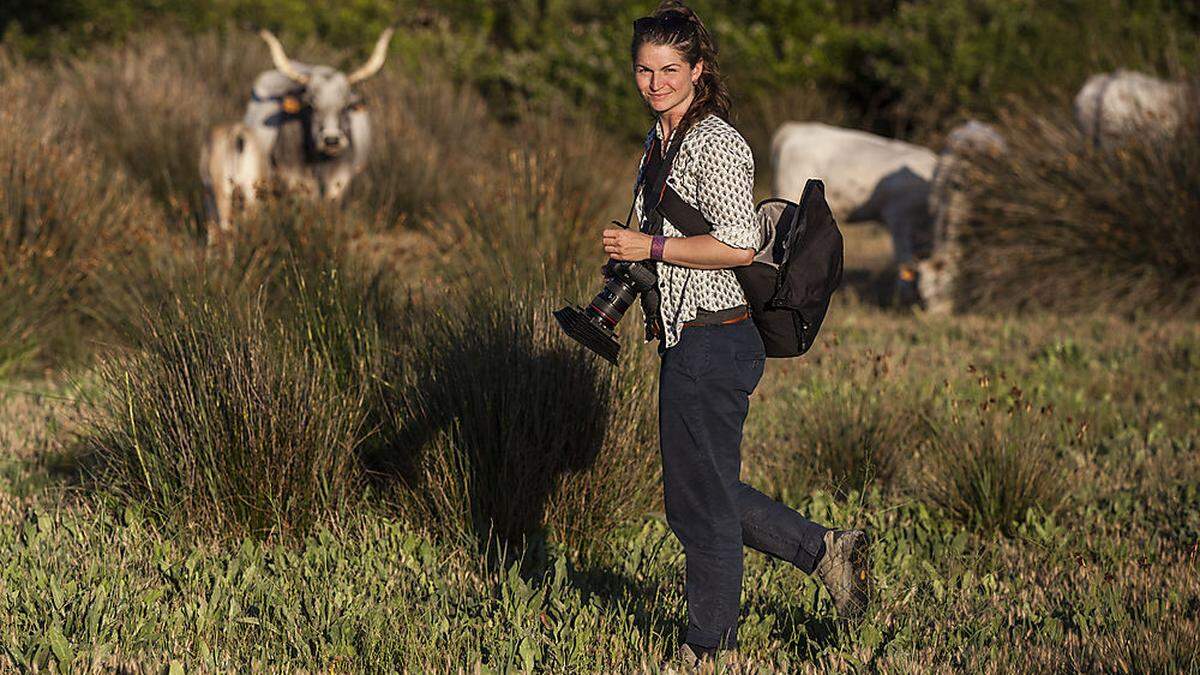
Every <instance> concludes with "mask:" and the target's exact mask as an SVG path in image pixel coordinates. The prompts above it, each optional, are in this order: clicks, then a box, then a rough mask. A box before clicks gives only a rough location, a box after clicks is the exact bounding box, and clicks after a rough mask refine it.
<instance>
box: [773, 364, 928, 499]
mask: <svg viewBox="0 0 1200 675" xmlns="http://www.w3.org/2000/svg"><path fill="white" fill-rule="evenodd" d="M832 370H833V372H827V371H824V370H823V371H822V372H821V374H820V376H819V377H813V378H812V379H810V380H809V381H808V382H806V383H805V385H804V386H803V388H802V389H801V390H800V392H799V395H795V396H788V397H784V398H782V400H783V401H784V403H783V404H781V405H775V406H772V407H770V408H769V412H768V413H767V414H769V415H771V422H770V424H769V425H768V426H769V427H770V428H771V432H769V434H768V436H767V437H766V438H763V439H758V442H757V444H758V445H760V446H762V450H763V452H762V456H761V457H759V458H757V459H758V461H760V462H767V463H769V464H770V465H771V474H772V477H773V480H774V481H778V483H779V484H780V485H783V486H787V487H788V488H789V489H806V488H811V487H821V488H827V489H832V490H834V491H835V492H838V493H842V494H845V493H848V492H850V491H854V490H862V489H864V488H867V487H869V486H873V487H878V488H883V489H888V488H891V487H892V486H893V482H894V479H895V478H896V476H897V474H898V472H899V471H900V470H901V469H902V468H903V466H904V464H905V460H906V459H907V457H906V455H905V452H907V451H909V450H910V449H911V446H912V445H913V443H915V442H916V440H917V439H916V433H915V432H916V429H915V424H914V420H915V410H916V408H918V407H919V405H920V400H919V397H918V396H917V395H916V394H915V393H914V392H912V391H910V390H909V389H908V388H907V386H906V385H905V384H904V383H903V381H900V382H898V381H897V378H896V372H895V371H896V366H895V364H894V363H893V359H892V357H891V356H890V355H888V354H866V355H864V356H863V357H861V358H851V359H838V360H835V361H833V362H832Z"/></svg>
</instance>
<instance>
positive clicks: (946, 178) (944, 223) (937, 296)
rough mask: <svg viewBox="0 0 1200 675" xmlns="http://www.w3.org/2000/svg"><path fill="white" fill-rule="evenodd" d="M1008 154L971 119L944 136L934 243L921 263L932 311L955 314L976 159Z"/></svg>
mask: <svg viewBox="0 0 1200 675" xmlns="http://www.w3.org/2000/svg"><path fill="white" fill-rule="evenodd" d="M1006 151H1007V144H1006V143H1005V141H1004V137H1003V136H1002V135H1001V134H1000V132H999V131H997V130H996V128H995V127H993V126H991V125H990V124H985V123H983V122H979V121H977V120H970V121H968V122H966V123H964V124H962V125H959V126H958V127H955V128H954V129H953V130H952V131H951V132H950V133H949V135H947V136H946V143H945V145H944V146H943V148H942V152H941V154H940V155H938V163H937V168H936V169H935V170H934V172H933V181H932V185H931V187H930V192H929V213H930V216H931V218H932V219H933V220H932V223H933V228H932V229H933V241H932V243H931V246H930V252H929V257H927V258H925V259H923V260H921V261H920V262H918V263H917V291H918V294H919V295H920V298H921V304H923V305H924V306H925V309H926V310H928V311H929V312H933V313H947V312H950V311H953V309H954V300H955V295H956V287H955V283H956V282H957V279H958V271H959V262H960V260H961V251H960V248H959V235H960V233H961V232H962V228H963V226H964V225H965V224H966V222H967V219H968V218H969V217H970V213H971V209H970V206H971V205H970V202H969V199H968V197H967V192H966V190H967V187H968V186H967V180H968V179H969V172H968V169H969V166H970V164H969V163H970V162H971V160H972V158H978V157H981V156H987V157H996V156H999V155H1002V154H1003V153H1005V152H1006Z"/></svg>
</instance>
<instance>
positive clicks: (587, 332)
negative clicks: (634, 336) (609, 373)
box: [554, 260, 658, 365]
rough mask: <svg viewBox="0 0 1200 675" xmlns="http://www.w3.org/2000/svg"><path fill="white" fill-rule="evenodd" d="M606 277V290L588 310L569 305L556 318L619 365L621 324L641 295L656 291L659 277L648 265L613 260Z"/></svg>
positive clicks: (586, 344) (582, 341) (581, 341)
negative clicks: (618, 334) (618, 340)
mask: <svg viewBox="0 0 1200 675" xmlns="http://www.w3.org/2000/svg"><path fill="white" fill-rule="evenodd" d="M604 276H605V277H606V281H605V283H604V288H603V289H602V290H601V291H600V292H599V293H597V294H596V297H594V298H592V302H591V303H590V304H589V305H588V306H587V308H586V309H580V308H579V307H578V306H574V305H567V306H566V307H563V308H562V309H560V310H558V311H557V312H555V313H554V318H555V319H557V320H558V324H559V325H560V326H562V329H563V331H565V332H566V334H567V335H569V336H571V338H572V339H574V340H575V341H576V342H578V343H579V344H581V345H583V346H584V347H587V348H588V349H590V350H592V351H593V352H596V353H597V354H599V355H600V356H602V357H603V358H604V359H605V360H607V361H608V362H609V363H612V364H614V365H615V364H616V363H617V354H618V353H620V351H621V345H620V343H619V342H617V334H616V332H615V329H616V327H617V324H618V323H620V321H621V318H622V317H624V316H625V312H626V311H627V310H628V309H629V306H630V305H632V304H633V301H634V300H636V299H637V297H638V295H640V294H641V293H645V292H646V291H649V290H651V289H654V288H655V287H656V285H657V283H658V275H657V273H656V272H655V270H654V268H653V267H651V266H650V265H647V264H645V263H641V262H628V261H616V260H609V261H608V264H607V265H605V266H604Z"/></svg>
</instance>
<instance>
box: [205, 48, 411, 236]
mask: <svg viewBox="0 0 1200 675" xmlns="http://www.w3.org/2000/svg"><path fill="white" fill-rule="evenodd" d="M393 32H394V30H393V29H392V28H388V29H387V30H385V31H383V34H382V35H380V36H379V39H378V40H377V41H376V42H375V48H374V50H372V52H371V56H370V58H369V59H367V62H366V63H365V64H363V65H362V66H361V67H360V68H358V69H357V70H355V71H353V72H351V73H350V74H348V75H347V74H345V73H343V72H341V71H339V70H337V69H335V68H331V67H329V66H323V65H308V64H304V63H300V62H299V61H293V60H291V59H289V58H288V56H287V53H286V52H284V50H283V45H282V44H280V42H279V39H278V38H276V37H275V36H274V35H273V34H272V33H271V32H270V31H267V30H261V31H259V35H260V36H261V37H262V39H263V40H264V41H265V42H266V43H267V46H268V47H269V48H270V51H271V60H272V61H273V62H274V64H275V68H274V69H273V70H268V71H265V72H263V73H262V74H260V75H259V76H258V78H257V79H255V81H254V87H253V89H252V90H251V93H250V101H249V103H248V104H247V105H246V114H245V116H244V117H243V118H242V121H241V122H235V123H233V124H226V125H222V126H219V127H217V128H215V129H213V131H212V133H210V134H209V137H208V140H207V142H206V143H205V145H204V147H203V149H202V151H201V157H200V175H201V177H202V178H203V181H204V186H205V191H206V196H207V204H208V211H209V213H208V216H209V220H210V223H209V228H208V241H209V244H213V243H214V242H215V240H216V239H217V238H218V237H219V236H220V235H222V234H224V233H227V232H228V231H229V230H230V229H231V227H232V218H233V214H234V212H235V211H237V210H238V209H239V208H242V209H245V208H249V207H251V206H252V205H253V204H254V202H255V197H256V191H257V190H258V189H260V188H261V187H262V186H263V185H265V184H267V183H270V184H271V185H272V186H275V187H278V188H279V189H282V190H286V191H288V192H294V193H299V194H302V195H305V196H308V197H310V198H313V199H327V200H335V201H336V200H340V199H341V198H342V196H343V195H345V193H346V189H347V188H348V187H349V186H350V181H351V179H352V178H353V177H354V176H355V174H357V173H359V172H360V171H362V169H363V168H364V167H365V166H366V161H367V153H368V151H369V150H370V144H371V125H370V119H369V118H368V115H367V111H366V109H365V107H364V106H363V102H362V98H361V97H360V96H359V94H358V93H357V92H355V91H354V85H356V84H358V83H359V82H362V81H363V80H366V79H367V78H369V77H371V76H372V75H375V74H376V73H378V72H379V70H380V68H382V67H383V62H384V59H385V58H386V56H387V48H388V43H389V42H390V41H391V38H392V33H393Z"/></svg>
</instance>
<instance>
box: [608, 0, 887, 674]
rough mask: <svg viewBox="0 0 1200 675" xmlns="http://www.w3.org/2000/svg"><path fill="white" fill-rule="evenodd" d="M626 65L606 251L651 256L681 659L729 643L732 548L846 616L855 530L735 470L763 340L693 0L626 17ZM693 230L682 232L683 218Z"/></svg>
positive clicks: (749, 248)
mask: <svg viewBox="0 0 1200 675" xmlns="http://www.w3.org/2000/svg"><path fill="white" fill-rule="evenodd" d="M632 56H633V74H634V79H635V81H636V83H637V87H638V91H639V93H640V94H641V96H642V99H643V100H644V101H645V102H646V105H647V106H649V108H650V111H651V112H652V113H654V115H655V124H654V127H653V129H651V131H650V133H649V134H648V136H647V139H646V150H645V154H644V156H643V157H642V163H641V167H640V170H639V174H638V180H637V190H636V196H635V198H634V205H633V206H634V209H633V210H634V212H636V213H637V216H638V223H639V224H640V228H639V230H628V229H626V230H615V229H614V230H606V231H605V232H604V251H605V252H606V253H607V254H608V256H609V257H610V258H611V259H612V260H618V261H650V262H648V263H646V264H648V265H653V266H654V268H655V270H656V272H657V283H656V284H654V288H651V289H650V290H649V291H647V292H644V293H642V298H643V313H644V314H645V317H646V324H647V330H646V333H647V338H648V339H660V340H661V342H660V346H659V354H660V355H661V356H662V364H661V374H660V377H659V416H658V417H659V445H660V450H661V454H662V462H663V501H664V505H665V510H666V514H667V522H668V523H669V524H670V526H671V530H672V531H673V532H674V533H675V536H676V537H677V538H678V539H679V541H680V543H681V544H682V545H683V550H684V555H685V558H686V581H685V585H686V594H687V609H688V627H687V633H686V636H685V637H684V644H683V645H682V646H681V647H680V650H679V657H678V658H679V660H680V661H682V662H683V663H684V664H685V665H696V664H698V662H699V661H700V660H701V659H702V658H706V657H710V656H712V655H714V654H715V653H716V652H717V651H718V650H720V649H733V648H736V646H737V624H738V614H739V603H740V598H741V587H742V572H743V546H749V547H751V548H754V549H756V550H758V551H762V552H764V553H767V554H769V555H771V556H772V557H774V558H777V559H780V560H784V561H786V562H789V563H791V564H793V565H795V566H796V567H798V568H799V569H801V570H803V571H805V572H807V573H815V574H817V575H818V576H819V577H820V578H821V580H822V582H824V584H825V587H826V588H827V589H828V590H829V592H830V595H831V596H832V597H833V600H834V603H835V606H836V607H837V609H838V612H839V614H841V615H842V616H843V617H861V615H862V614H863V612H864V611H865V609H866V604H867V596H868V590H869V582H870V579H869V576H868V569H869V565H868V561H867V537H866V535H865V533H864V532H862V531H859V530H848V531H843V530H839V531H835V530H832V529H829V528H826V527H824V526H822V525H818V524H816V523H813V522H811V521H809V520H807V519H805V518H804V517H803V516H802V515H800V514H799V513H797V512H796V511H794V510H792V509H791V508H788V507H787V506H786V505H784V504H781V503H779V502H777V501H775V500H773V499H771V498H770V497H767V496H766V495H764V494H763V493H761V492H759V491H757V490H755V489H754V488H752V487H750V486H749V485H747V484H745V483H743V482H741V478H740V473H741V451H740V445H741V442H742V426H743V423H744V422H745V420H746V414H747V413H748V411H749V405H750V395H751V394H752V393H753V392H754V389H755V387H756V386H757V385H758V381H759V379H760V378H761V377H762V374H763V368H764V365H765V358H766V357H765V350H764V347H763V342H762V339H761V337H760V336H759V333H758V330H757V329H756V328H755V325H754V323H753V322H752V321H750V320H748V319H749V318H750V316H749V312H748V307H747V301H746V296H745V294H744V292H743V291H742V288H741V286H740V285H739V283H738V281H737V278H736V276H735V275H734V273H733V270H732V269H731V268H734V267H739V266H742V265H747V264H749V263H750V262H751V261H752V260H753V257H754V254H755V251H756V249H757V248H758V247H759V246H760V245H761V233H760V231H759V228H758V225H757V223H756V221H755V216H754V202H753V188H754V159H753V156H752V155H751V153H750V147H749V145H748V144H747V143H746V140H745V139H744V138H742V136H741V134H739V133H738V132H737V130H735V129H734V128H733V127H732V126H730V125H729V123H728V121H727V118H728V115H729V95H728V93H727V91H726V89H725V86H724V84H723V83H722V81H721V76H720V69H719V66H718V63H717V48H716V44H715V43H714V41H713V39H712V37H711V36H710V35H709V33H708V30H707V29H706V28H705V26H704V24H703V22H701V21H700V18H699V17H698V16H696V14H695V12H693V11H692V10H691V9H689V8H687V7H686V6H684V5H683V4H682V3H679V2H664V3H663V4H662V5H661V6H660V7H659V8H658V10H657V11H656V12H655V13H654V14H653V15H652V16H648V17H645V18H642V19H638V20H637V21H636V22H634V26H633V44H632ZM685 231H686V232H705V233H706V234H693V235H691V236H685V234H684V232H685Z"/></svg>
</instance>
